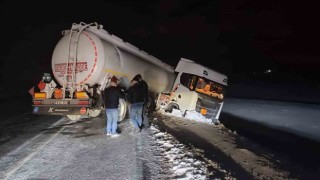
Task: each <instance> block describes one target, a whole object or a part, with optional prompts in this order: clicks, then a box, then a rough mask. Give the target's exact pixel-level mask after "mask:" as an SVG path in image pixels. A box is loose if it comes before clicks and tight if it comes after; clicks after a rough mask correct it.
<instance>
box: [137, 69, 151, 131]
mask: <svg viewBox="0 0 320 180" xmlns="http://www.w3.org/2000/svg"><path fill="white" fill-rule="evenodd" d="M134 78H136V79H138V82H139V83H140V84H141V86H142V87H143V94H144V102H143V108H142V125H141V128H143V127H144V128H149V127H150V123H149V119H148V117H147V104H148V101H149V87H148V84H147V82H146V81H145V80H143V79H142V76H141V74H137V75H136V76H135V77H134Z"/></svg>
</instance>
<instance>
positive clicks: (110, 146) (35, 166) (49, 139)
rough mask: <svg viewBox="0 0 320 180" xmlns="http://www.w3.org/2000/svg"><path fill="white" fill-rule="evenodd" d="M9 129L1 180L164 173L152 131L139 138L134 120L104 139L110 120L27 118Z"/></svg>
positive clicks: (5, 128) (137, 176) (3, 148)
mask: <svg viewBox="0 0 320 180" xmlns="http://www.w3.org/2000/svg"><path fill="white" fill-rule="evenodd" d="M4 124H6V125H4ZM3 125H4V126H3V127H2V129H1V130H2V131H1V133H2V134H1V138H2V139H3V140H2V141H1V144H0V147H1V148H0V149H1V154H0V179H12V180H13V179H14V180H17V179H146V178H148V177H153V178H157V176H159V174H160V171H161V169H160V168H161V167H162V165H161V162H158V161H157V159H156V156H155V154H154V153H153V151H152V150H150V149H146V148H149V147H152V139H150V136H148V135H147V134H148V133H149V131H143V132H141V133H140V134H133V133H132V132H133V129H132V128H131V125H130V123H129V121H124V122H122V123H120V124H119V130H122V132H121V136H119V137H117V138H111V137H107V136H106V135H104V126H105V120H104V117H97V118H93V119H82V120H79V121H70V120H67V119H65V118H62V117H57V116H32V115H28V114H22V115H19V116H16V117H13V118H10V119H9V121H6V123H4V122H3ZM150 167H153V169H152V173H151V172H150ZM161 176H163V175H161Z"/></svg>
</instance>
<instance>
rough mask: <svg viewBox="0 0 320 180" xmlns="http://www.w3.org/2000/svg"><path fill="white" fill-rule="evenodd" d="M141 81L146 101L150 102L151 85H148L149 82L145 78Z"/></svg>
mask: <svg viewBox="0 0 320 180" xmlns="http://www.w3.org/2000/svg"><path fill="white" fill-rule="evenodd" d="M140 83H141V85H142V87H143V93H144V102H148V101H149V96H148V91H149V87H148V84H147V83H146V82H145V81H144V80H141V82H140Z"/></svg>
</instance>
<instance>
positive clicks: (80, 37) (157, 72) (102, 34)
mask: <svg viewBox="0 0 320 180" xmlns="http://www.w3.org/2000/svg"><path fill="white" fill-rule="evenodd" d="M63 35H64V36H63V37H62V38H61V39H60V40H59V42H58V43H57V45H56V46H55V49H54V51H53V55H52V73H53V75H54V77H55V80H56V82H57V83H58V84H59V85H60V87H61V88H60V89H62V91H60V93H61V94H63V96H62V97H61V98H55V97H59V96H57V95H56V94H55V93H57V91H56V90H57V89H56V88H53V87H51V88H46V89H43V90H42V91H43V92H44V93H46V95H45V96H46V98H45V99H42V100H43V101H41V98H34V105H33V106H34V107H36V108H34V113H37V114H41V113H44V114H48V113H49V114H57V115H67V116H68V117H69V118H71V119H78V118H80V117H81V116H89V117H90V116H91V117H92V116H97V115H98V114H99V113H100V111H101V110H102V109H103V108H102V107H101V106H102V101H101V98H102V97H101V93H99V92H101V91H103V90H104V88H105V87H106V86H108V80H109V79H110V78H111V77H112V76H113V75H115V76H116V77H117V78H118V79H119V85H120V86H121V87H123V88H125V89H127V88H129V85H130V81H131V79H132V78H133V77H134V76H135V75H137V74H141V75H142V77H143V79H144V80H145V81H146V82H147V83H148V86H149V91H150V94H151V95H154V96H156V94H157V93H160V92H164V91H169V90H170V88H171V87H172V85H173V83H174V80H175V74H174V70H173V68H172V67H171V66H169V65H167V64H165V63H163V62H162V61H160V60H158V59H157V58H155V57H153V56H151V55H149V54H147V53H146V52H144V51H141V50H139V49H138V48H136V47H135V46H133V45H131V44H129V43H126V42H124V41H123V40H122V39H120V38H118V37H116V36H114V35H111V34H109V33H108V32H107V31H105V30H104V29H102V26H101V25H98V24H96V23H92V24H84V23H80V24H73V25H72V28H71V30H67V31H63ZM50 86H52V84H49V83H48V87H50ZM79 92H81V93H82V95H83V93H87V95H88V96H85V95H84V96H82V95H81V93H79ZM95 92H97V94H95ZM48 93H49V95H48ZM39 96H40V95H39ZM85 99H87V100H88V101H86V100H85ZM99 99H100V100H99ZM35 102H36V103H35ZM79 102H80V103H79ZM120 106H121V107H120V110H121V111H120V112H122V114H121V113H120V114H121V115H120V116H121V117H120V118H121V119H123V118H124V114H125V113H126V102H125V101H122V102H121V103H120Z"/></svg>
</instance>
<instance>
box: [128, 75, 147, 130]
mask: <svg viewBox="0 0 320 180" xmlns="http://www.w3.org/2000/svg"><path fill="white" fill-rule="evenodd" d="M127 98H128V101H129V102H130V118H131V121H132V124H133V126H134V128H135V133H137V132H140V131H141V128H142V109H143V104H144V100H145V93H144V88H143V86H142V84H141V83H139V79H138V78H137V77H134V78H133V79H132V80H131V86H130V88H129V89H128V94H127Z"/></svg>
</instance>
